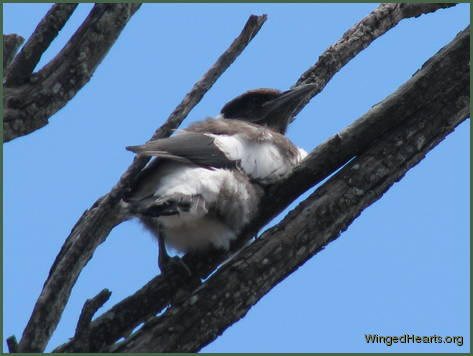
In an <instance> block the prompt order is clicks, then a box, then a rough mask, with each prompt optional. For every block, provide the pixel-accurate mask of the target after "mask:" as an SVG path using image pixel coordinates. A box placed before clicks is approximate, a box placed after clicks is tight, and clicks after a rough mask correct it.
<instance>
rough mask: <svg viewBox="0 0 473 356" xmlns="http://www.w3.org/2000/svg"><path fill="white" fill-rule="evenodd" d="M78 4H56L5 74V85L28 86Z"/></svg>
mask: <svg viewBox="0 0 473 356" xmlns="http://www.w3.org/2000/svg"><path fill="white" fill-rule="evenodd" d="M77 5H78V4H55V5H53V6H52V7H51V9H50V10H49V11H48V13H47V14H46V16H44V18H43V19H42V20H41V22H40V23H39V24H38V26H37V27H36V29H35V30H34V32H33V34H32V35H31V37H30V38H29V39H28V42H26V43H25V45H24V46H23V48H22V49H21V51H20V53H18V55H17V56H16V57H15V60H14V61H13V63H12V64H11V65H10V67H9V68H8V71H7V72H6V73H5V85H6V86H7V87H16V86H19V85H22V84H26V83H27V82H28V80H29V78H30V75H31V73H33V70H34V68H35V67H36V65H37V64H38V62H39V60H40V59H41V56H42V55H43V53H44V52H45V51H46V49H48V47H49V45H50V44H51V42H52V41H53V40H54V39H55V38H56V36H57V35H58V33H59V31H61V29H62V28H63V27H64V25H65V24H66V22H67V21H68V20H69V18H70V17H71V15H72V13H73V12H74V10H75V9H76V7H77Z"/></svg>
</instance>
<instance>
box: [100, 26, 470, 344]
mask: <svg viewBox="0 0 473 356" xmlns="http://www.w3.org/2000/svg"><path fill="white" fill-rule="evenodd" d="M448 47H450V48H449V49H448V50H447V51H442V52H443V53H441V54H440V57H442V63H441V64H440V66H438V67H437V68H436V69H437V70H435V68H434V67H433V66H431V65H429V64H427V65H426V67H428V68H424V69H422V71H421V72H423V73H421V74H420V75H421V76H428V77H430V78H431V80H434V81H435V80H436V81H439V80H438V77H437V75H439V74H441V73H442V70H445V69H447V68H448V67H450V66H453V67H455V69H456V70H457V71H459V74H458V75H454V77H453V78H448V79H447V78H446V77H441V78H442V81H443V80H444V79H445V80H449V81H453V83H451V84H452V86H451V87H449V90H448V91H447V92H443V93H442V94H443V96H444V99H445V102H444V106H442V108H441V109H440V110H438V109H439V108H438V107H437V106H436V105H435V101H436V100H437V98H436V97H427V96H424V95H422V92H419V89H421V88H419V87H416V88H411V90H414V91H417V94H418V96H417V97H418V99H419V100H420V101H421V102H422V105H421V106H420V110H411V109H410V107H409V104H411V101H409V100H408V101H406V99H405V98H404V97H403V94H402V92H397V93H396V94H394V95H393V96H390V97H389V98H388V99H387V100H386V101H385V102H383V103H381V104H379V106H380V108H379V110H384V108H383V107H384V106H391V105H393V104H395V103H397V104H399V105H401V106H402V108H403V109H404V110H405V112H402V114H403V115H404V114H405V116H406V118H405V121H404V122H403V124H402V125H399V126H397V127H394V128H392V130H390V131H388V132H386V133H385V134H384V135H381V136H379V137H378V139H377V140H376V141H375V142H374V143H373V144H372V145H371V146H370V147H369V148H368V149H367V150H366V151H365V152H363V153H362V154H361V155H359V156H358V157H357V158H355V159H354V160H353V161H352V162H350V163H349V164H348V165H346V166H345V167H344V168H343V169H341V170H340V172H338V173H337V174H336V175H334V176H333V177H332V178H331V179H330V180H328V181H327V182H326V183H324V184H323V185H322V186H321V187H319V188H318V189H317V190H316V191H315V192H314V193H313V194H312V195H311V196H310V197H309V198H307V199H306V200H305V201H304V202H302V203H301V204H299V206H298V207H297V208H296V209H294V210H293V211H292V212H290V213H289V214H288V215H287V216H286V217H285V218H284V220H283V221H282V222H281V223H279V224H278V225H276V226H274V227H273V228H271V229H270V230H268V231H267V232H266V233H264V234H263V236H262V237H261V238H259V239H258V240H257V241H255V242H254V243H253V244H251V245H250V246H249V247H248V248H246V249H244V250H242V251H241V252H240V253H239V254H238V255H237V256H235V257H234V258H233V259H232V260H230V261H229V262H228V263H227V264H225V265H224V266H223V267H221V269H220V271H219V273H216V274H214V275H213V276H212V277H210V278H209V279H208V280H207V281H206V282H205V283H203V284H202V285H201V286H200V287H199V288H197V289H196V290H195V291H194V292H193V293H192V295H190V296H188V297H187V298H185V299H184V300H183V301H180V302H177V303H175V304H174V305H172V306H171V307H170V308H169V309H168V310H167V311H166V312H165V313H164V314H163V315H161V316H158V317H154V318H152V319H150V320H148V321H147V322H146V323H145V325H144V326H143V327H142V328H141V329H140V330H139V331H138V332H136V333H135V334H134V335H132V336H131V337H129V338H127V339H126V340H125V341H123V342H122V343H118V344H116V345H113V346H112V347H110V348H108V349H106V350H102V351H108V352H197V351H198V350H200V349H201V348H202V347H203V346H205V345H207V344H208V343H210V342H211V341H212V340H214V339H215V338H216V337H217V336H218V335H220V334H221V333H222V332H223V331H224V330H225V329H226V328H228V327H229V326H230V325H231V324H233V323H234V322H236V321H237V320H239V319H240V318H242V317H243V316H244V315H245V314H246V313H247V312H248V310H249V309H250V308H251V307H252V306H253V305H254V304H255V303H256V302H257V301H258V300H259V299H261V298H262V297H263V296H264V295H265V294H266V293H268V292H269V290H271V289H272V288H273V287H274V286H275V285H276V284H278V283H279V282H280V281H282V280H283V279H284V278H286V277H287V276H288V275H290V274H291V273H292V272H294V271H295V270H296V269H297V268H298V267H299V266H301V265H302V264H303V263H304V262H305V261H307V260H308V259H310V258H311V257H312V256H313V255H314V254H316V253H317V252H318V251H320V250H321V249H323V248H324V247H325V246H326V245H327V244H328V243H329V242H331V241H333V240H334V239H336V238H337V237H338V236H340V234H341V232H343V231H344V230H346V229H347V228H348V226H349V225H350V224H351V222H352V221H353V220H354V219H355V218H356V217H357V216H359V215H360V214H361V212H362V211H363V210H364V209H365V208H366V207H368V206H369V205H371V204H372V203H373V202H374V201H376V200H378V199H379V198H381V196H382V195H383V194H384V192H386V191H387V190H388V189H389V188H390V187H391V186H392V185H393V184H394V183H395V182H397V181H399V180H400V179H401V178H402V177H403V176H404V174H405V173H406V172H407V171H408V170H409V169H410V168H412V167H413V166H414V165H416V164H417V163H418V162H420V161H421V160H422V159H423V158H425V155H426V153H427V152H429V151H430V150H431V149H432V148H433V147H435V146H436V145H437V144H438V143H439V142H441V141H442V140H443V139H444V138H445V137H446V136H447V135H448V134H449V133H450V132H452V131H453V130H454V128H455V127H456V126H457V125H458V124H459V123H461V122H462V121H464V120H465V119H466V118H467V117H468V116H469V66H468V62H469V60H468V57H469V48H468V47H469V30H466V31H464V32H463V33H461V35H460V36H458V37H457V39H456V40H455V42H454V43H453V46H450V45H449V46H448ZM457 50H459V51H460V52H456V51H457ZM446 52H448V53H446ZM455 52H456V53H455ZM460 53H461V55H460ZM436 57H437V58H436V59H439V58H438V55H437V56H436ZM452 74H453V73H452ZM416 76H418V75H416ZM456 80H459V81H460V82H461V84H460V85H456V83H455V81H456ZM440 82H441V81H440ZM431 106H434V107H435V108H432V107H431ZM401 111H402V110H399V112H401Z"/></svg>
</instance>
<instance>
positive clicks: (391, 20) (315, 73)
mask: <svg viewBox="0 0 473 356" xmlns="http://www.w3.org/2000/svg"><path fill="white" fill-rule="evenodd" d="M455 5H456V4H455V3H436V4H421V3H412V4H406V3H387V4H381V5H379V6H378V8H376V9H375V10H374V11H372V12H371V13H370V14H369V15H368V16H366V17H364V18H363V19H362V20H361V21H360V22H358V23H357V24H356V25H355V26H353V27H352V28H351V29H349V30H348V31H346V32H345V33H344V35H343V36H342V38H341V39H340V40H338V41H337V42H336V43H335V44H333V45H332V46H330V47H329V48H328V49H327V50H326V51H325V52H324V53H323V54H322V55H321V56H320V57H319V59H318V61H317V63H316V64H314V65H313V66H312V67H310V68H309V69H308V70H306V71H305V72H304V73H303V74H302V75H301V76H300V78H299V79H298V80H297V82H296V84H295V85H294V86H299V85H303V84H309V83H312V84H316V87H315V88H314V89H313V91H312V92H311V95H308V96H307V98H306V100H305V101H302V102H301V103H300V104H299V106H298V107H297V108H296V110H295V111H294V116H295V115H297V113H299V112H300V111H301V110H302V108H303V107H304V106H305V105H306V104H307V103H308V102H309V101H310V99H312V98H313V97H314V96H315V95H317V94H318V93H320V92H321V91H322V89H323V88H325V86H326V85H327V83H328V82H329V81H330V79H332V77H333V76H334V75H335V74H336V73H337V72H338V71H339V70H340V69H341V68H342V67H343V66H345V65H346V64H347V63H348V62H349V61H350V60H351V59H353V58H354V57H355V56H356V55H358V54H359V53H360V52H361V51H362V50H364V49H365V48H366V47H368V46H369V45H370V44H371V42H373V41H374V40H375V39H377V38H378V37H380V36H382V35H384V34H385V33H386V32H387V31H389V30H390V29H392V28H393V27H394V26H396V25H397V24H398V23H399V22H400V21H401V20H403V19H407V18H411V17H418V16H420V15H422V14H428V13H430V12H434V11H436V10H438V9H442V8H447V7H451V6H455Z"/></svg>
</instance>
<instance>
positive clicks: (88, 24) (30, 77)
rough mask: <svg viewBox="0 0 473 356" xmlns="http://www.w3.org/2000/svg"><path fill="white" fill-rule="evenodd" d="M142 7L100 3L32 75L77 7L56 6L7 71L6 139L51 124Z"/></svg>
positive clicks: (4, 123)
mask: <svg viewBox="0 0 473 356" xmlns="http://www.w3.org/2000/svg"><path fill="white" fill-rule="evenodd" d="M140 6H141V4H139V3H133V4H125V3H123V4H105V3H101V4H96V5H95V6H94V8H93V9H92V11H91V12H90V14H89V16H88V17H87V19H86V20H85V21H84V23H83V24H82V25H81V26H80V27H79V29H78V30H77V31H76V33H75V34H74V35H73V36H72V38H71V39H70V40H69V42H68V43H67V44H66V45H65V47H64V48H63V49H62V50H61V51H60V52H59V54H58V55H57V56H55V57H54V59H52V60H51V61H50V62H49V63H48V64H47V65H46V66H44V67H43V68H42V69H41V70H39V72H37V73H34V74H31V72H32V71H33V69H34V67H35V66H36V64H37V63H38V61H39V59H40V57H41V54H42V53H43V52H44V51H45V50H46V48H47V47H48V46H49V44H50V42H51V41H52V40H53V39H54V37H55V36H56V34H57V32H58V31H59V30H60V29H61V27H62V26H63V25H64V23H65V22H66V21H67V19H68V18H69V16H70V15H71V14H72V11H73V10H74V8H75V6H74V5H71V4H57V5H54V6H53V8H52V9H51V10H50V11H49V12H48V14H47V15H46V16H45V18H44V19H43V20H42V21H41V23H40V24H39V25H38V27H37V28H36V30H35V32H34V33H33V35H32V36H31V38H30V39H29V40H28V42H27V44H26V45H25V46H24V48H23V49H22V51H21V52H20V53H19V54H18V55H17V57H16V58H15V59H14V60H13V62H12V64H11V65H10V68H9V70H8V72H7V78H6V80H7V82H6V85H5V88H4V97H5V110H4V117H3V132H4V142H8V141H10V140H13V139H14V138H16V137H19V136H24V135H27V134H29V133H31V132H33V131H35V130H37V129H39V128H41V127H43V126H45V125H47V124H48V119H49V118H50V117H51V116H52V115H53V114H54V113H56V112H57V111H58V110H59V109H61V108H62V107H63V106H64V105H66V104H67V102H68V101H69V100H71V99H72V97H74V95H76V93H77V92H78V91H79V90H80V89H81V88H82V87H83V86H84V85H85V84H86V83H87V82H88V81H89V80H90V78H91V77H92V75H93V73H94V71H95V69H96V68H97V66H98V65H99V64H100V62H101V61H102V59H103V58H104V57H105V55H106V54H107V52H108V51H109V49H110V48H111V47H112V45H113V44H114V43H115V40H116V39H117V37H118V36H119V34H120V32H121V30H122V29H123V28H124V27H125V25H126V24H127V22H128V20H129V19H130V18H131V17H132V16H133V14H134V13H135V12H136V10H138V8H139V7H140Z"/></svg>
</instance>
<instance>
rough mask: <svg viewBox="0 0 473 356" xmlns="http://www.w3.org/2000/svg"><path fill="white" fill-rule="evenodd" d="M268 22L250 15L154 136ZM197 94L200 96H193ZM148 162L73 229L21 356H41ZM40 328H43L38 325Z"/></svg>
mask: <svg viewBox="0 0 473 356" xmlns="http://www.w3.org/2000/svg"><path fill="white" fill-rule="evenodd" d="M265 20H266V15H263V16H250V18H249V20H248V22H247V23H246V25H245V27H244V29H243V31H242V33H241V34H240V35H239V36H238V37H237V38H236V39H235V41H234V42H233V43H232V44H231V46H230V47H229V49H228V50H227V51H225V52H224V54H223V55H222V56H221V57H220V58H219V59H218V60H217V62H216V64H215V65H214V66H213V67H212V68H211V70H209V71H208V72H207V73H206V74H205V75H204V77H203V78H202V79H201V80H200V83H201V85H203V88H200V87H194V89H193V91H191V93H190V94H188V95H187V96H186V98H185V99H184V101H183V104H181V105H182V107H181V108H179V107H178V109H176V110H175V113H174V114H171V116H170V118H169V119H168V120H167V121H166V123H165V124H164V125H163V126H162V128H160V129H159V130H157V131H156V133H155V134H154V135H153V137H164V136H166V135H169V134H170V133H171V131H170V130H172V128H174V127H177V126H176V125H178V124H179V122H180V121H182V120H183V119H184V116H183V115H185V114H186V113H188V112H189V111H190V110H191V109H192V107H194V106H195V105H196V104H197V102H198V100H200V98H201V97H202V95H203V94H204V93H205V92H206V91H207V90H208V88H210V87H211V86H212V85H213V83H214V82H215V81H216V80H217V78H218V77H219V76H220V75H221V74H222V73H223V72H224V71H225V70H226V69H227V68H228V67H229V66H230V64H231V63H232V62H233V61H234V60H235V58H236V57H238V55H240V53H241V52H242V51H243V49H244V48H245V47H246V46H247V45H248V43H249V42H250V41H251V39H252V38H253V37H254V36H255V35H256V33H257V32H258V30H259V29H260V28H261V26H262V25H263V23H264V21H265ZM194 96H195V97H194ZM146 162H147V159H141V158H135V160H134V161H133V163H132V164H131V166H130V167H129V168H128V169H127V171H126V172H125V173H124V174H123V175H122V176H121V178H120V180H119V182H118V183H117V184H116V185H115V186H114V187H113V189H112V191H111V192H110V193H109V194H107V195H105V196H104V197H102V198H100V199H98V200H97V201H96V202H95V203H94V204H93V206H92V207H91V208H90V209H89V210H87V211H86V212H85V213H84V214H83V215H82V216H81V218H80V219H79V221H78V223H77V224H76V225H75V226H74V228H73V230H72V231H71V234H70V235H69V237H68V238H67V239H66V242H65V243H64V245H63V247H62V248H61V251H60V252H59V255H58V256H57V257H56V260H55V262H54V264H53V266H52V267H51V270H50V273H49V276H48V279H47V280H46V282H45V284H44V287H43V290H42V292H41V294H40V296H39V298H38V300H37V302H36V305H35V308H34V310H33V314H32V315H31V318H30V321H29V322H28V325H27V328H26V329H25V332H24V333H23V338H22V340H21V342H20V351H21V352H42V351H43V350H44V348H45V346H46V344H47V342H48V340H49V338H50V337H51V334H52V332H53V331H54V329H55V328H56V326H57V323H58V322H59V318H60V316H61V314H62V311H63V310H64V307H65V305H66V303H67V300H68V298H69V295H70V292H71V290H72V287H73V285H74V284H75V282H76V280H77V278H78V276H79V274H80V272H81V270H82V268H83V267H84V266H85V265H86V263H87V262H88V261H89V260H90V258H91V257H92V255H93V253H94V251H95V249H96V248H97V246H98V245H99V244H101V243H102V242H103V241H104V240H105V238H106V237H107V235H108V234H109V233H110V231H111V230H112V228H113V227H114V226H115V225H117V224H118V223H120V222H121V220H120V207H119V206H118V202H119V200H120V199H121V197H122V196H123V194H124V192H125V190H126V188H127V187H128V185H129V184H130V183H131V181H132V180H133V179H134V177H135V176H136V175H137V174H138V172H139V171H140V170H141V169H142V168H143V167H144V166H145V164H146ZM39 324H41V326H40V325H39Z"/></svg>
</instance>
